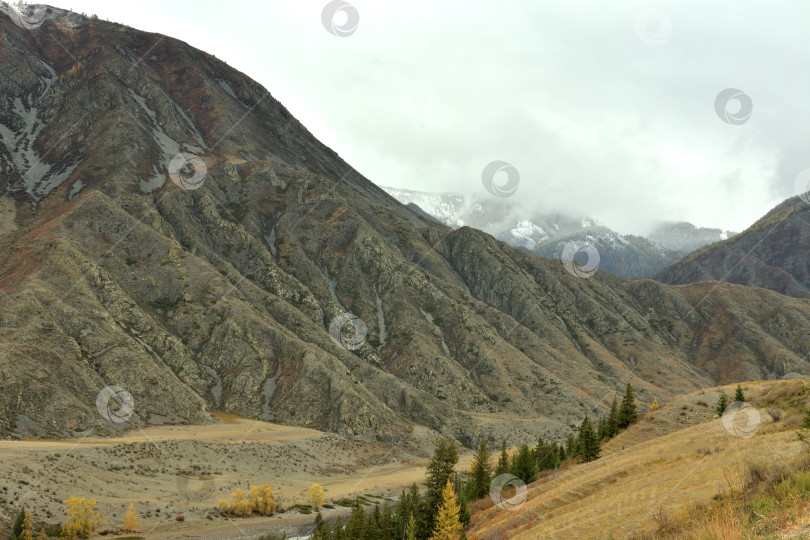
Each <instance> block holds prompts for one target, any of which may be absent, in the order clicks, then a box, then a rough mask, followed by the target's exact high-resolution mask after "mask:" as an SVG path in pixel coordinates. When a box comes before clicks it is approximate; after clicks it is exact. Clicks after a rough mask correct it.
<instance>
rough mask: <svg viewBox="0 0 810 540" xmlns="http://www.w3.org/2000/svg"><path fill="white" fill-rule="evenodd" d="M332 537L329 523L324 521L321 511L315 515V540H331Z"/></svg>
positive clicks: (313, 535)
mask: <svg viewBox="0 0 810 540" xmlns="http://www.w3.org/2000/svg"><path fill="white" fill-rule="evenodd" d="M331 536H332V533H331V531H330V530H329V522H327V521H326V520H325V519H323V516H322V515H321V512H320V510H319V511H318V512H317V513H316V514H315V530H314V531H313V534H312V539H313V540H330V538H331Z"/></svg>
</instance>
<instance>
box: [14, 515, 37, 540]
mask: <svg viewBox="0 0 810 540" xmlns="http://www.w3.org/2000/svg"><path fill="white" fill-rule="evenodd" d="M17 539H18V540H34V516H32V515H31V512H26V513H25V519H23V522H22V531H21V532H20V536H18V537H17Z"/></svg>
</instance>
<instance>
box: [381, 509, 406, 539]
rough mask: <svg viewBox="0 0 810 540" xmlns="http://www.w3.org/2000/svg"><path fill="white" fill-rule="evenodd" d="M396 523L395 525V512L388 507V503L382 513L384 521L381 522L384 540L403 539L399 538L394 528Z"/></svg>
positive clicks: (400, 536)
mask: <svg viewBox="0 0 810 540" xmlns="http://www.w3.org/2000/svg"><path fill="white" fill-rule="evenodd" d="M394 523H395V518H394V511H393V510H391V507H390V506H388V503H387V502H386V503H385V506H384V507H383V511H382V521H381V522H380V528H381V529H382V531H381V532H382V539H383V540H394V538H402V535H399V536H397V533H396V530H395V528H394Z"/></svg>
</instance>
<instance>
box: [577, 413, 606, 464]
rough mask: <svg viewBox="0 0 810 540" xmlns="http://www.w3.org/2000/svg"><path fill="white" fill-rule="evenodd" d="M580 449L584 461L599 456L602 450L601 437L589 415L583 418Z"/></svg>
mask: <svg viewBox="0 0 810 540" xmlns="http://www.w3.org/2000/svg"><path fill="white" fill-rule="evenodd" d="M579 449H580V454H581V456H582V461H584V462H588V461H593V460H595V459H597V458H599V453H600V451H601V449H600V447H599V439H598V438H597V436H596V431H595V430H594V429H593V424H592V423H591V419H590V418H588V415H585V419H584V420H582V425H581V426H580V427H579Z"/></svg>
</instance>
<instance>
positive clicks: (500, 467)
mask: <svg viewBox="0 0 810 540" xmlns="http://www.w3.org/2000/svg"><path fill="white" fill-rule="evenodd" d="M507 472H509V453H508V452H507V451H506V439H502V440H501V453H500V455H499V456H498V464H497V465H496V466H495V476H500V475H502V474H506V473H507Z"/></svg>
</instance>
